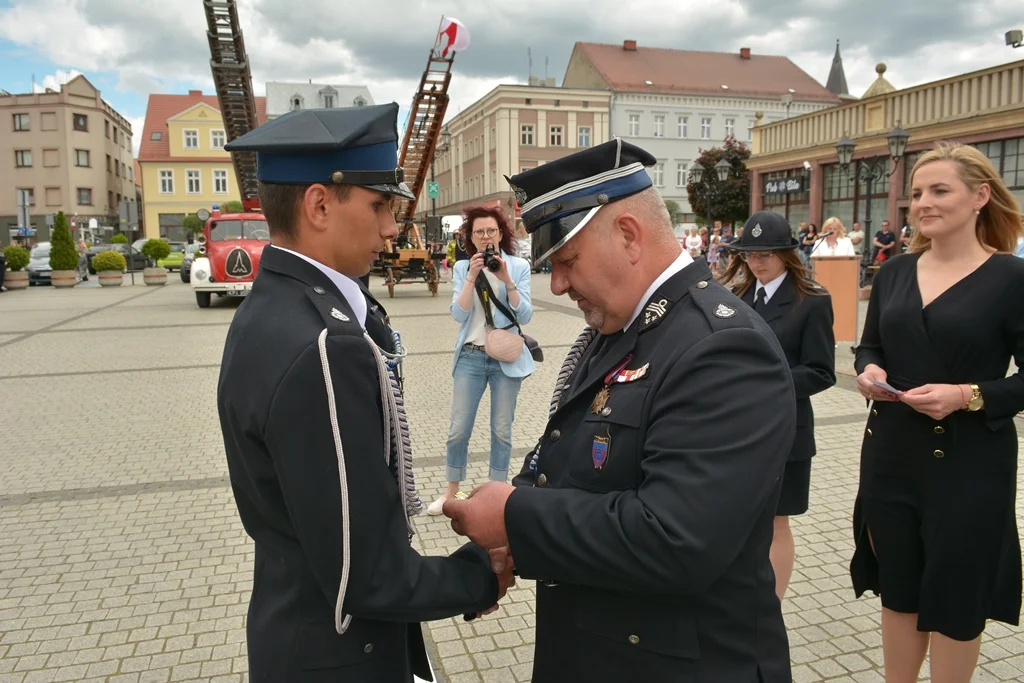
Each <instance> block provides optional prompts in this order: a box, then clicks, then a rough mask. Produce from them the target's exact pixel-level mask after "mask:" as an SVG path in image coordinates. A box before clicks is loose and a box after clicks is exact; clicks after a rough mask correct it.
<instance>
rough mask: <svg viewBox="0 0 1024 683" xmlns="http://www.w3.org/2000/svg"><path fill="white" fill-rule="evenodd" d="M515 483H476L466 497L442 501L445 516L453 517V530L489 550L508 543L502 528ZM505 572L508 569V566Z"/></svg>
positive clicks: (503, 527) (451, 518) (506, 534)
mask: <svg viewBox="0 0 1024 683" xmlns="http://www.w3.org/2000/svg"><path fill="white" fill-rule="evenodd" d="M514 490H515V487H514V486H510V485H508V484H503V483H501V482H497V481H489V482H487V483H486V484H484V485H482V486H477V487H476V488H475V489H473V491H472V492H471V493H470V494H469V497H468V498H466V499H465V500H459V499H457V498H449V499H448V500H446V501H445V502H444V508H443V512H444V516H445V517H447V518H448V519H450V520H452V531H454V532H455V533H457V534H459V535H460V536H468V537H469V540H471V541H473V542H474V543H476V544H477V545H478V546H480V547H482V548H486V549H488V550H490V549H492V548H501V547H503V546H507V545H508V533H507V532H506V531H505V502H506V501H507V500H508V497H509V496H510V495H512V491H514ZM506 569H507V571H511V569H510V568H507V567H506Z"/></svg>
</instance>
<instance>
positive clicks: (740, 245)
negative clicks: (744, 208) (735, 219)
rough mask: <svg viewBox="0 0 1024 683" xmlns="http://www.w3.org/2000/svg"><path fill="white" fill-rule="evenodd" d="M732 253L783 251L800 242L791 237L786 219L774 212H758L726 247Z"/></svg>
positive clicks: (794, 246)
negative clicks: (738, 235) (739, 234)
mask: <svg viewBox="0 0 1024 683" xmlns="http://www.w3.org/2000/svg"><path fill="white" fill-rule="evenodd" d="M726 246H727V247H728V248H729V249H732V250H733V251H785V250H786V249H796V248H797V247H798V246H800V242H799V241H798V240H797V239H796V238H795V237H793V231H792V230H791V229H790V227H789V221H787V220H786V217H785V216H783V215H781V214H777V213H775V212H774V211H758V212H757V213H755V214H754V215H753V216H751V217H750V218H748V219H747V222H746V223H744V224H743V234H742V235H741V236H740V238H739V239H738V240H736V241H735V242H731V243H729V244H728V245H726Z"/></svg>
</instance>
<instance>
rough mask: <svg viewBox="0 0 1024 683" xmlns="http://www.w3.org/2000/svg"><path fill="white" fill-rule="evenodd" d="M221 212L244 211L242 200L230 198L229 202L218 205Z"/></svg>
mask: <svg viewBox="0 0 1024 683" xmlns="http://www.w3.org/2000/svg"><path fill="white" fill-rule="evenodd" d="M220 212H221V213H244V212H245V207H244V206H242V202H239V201H236V200H231V201H230V202H224V203H223V204H221V205H220Z"/></svg>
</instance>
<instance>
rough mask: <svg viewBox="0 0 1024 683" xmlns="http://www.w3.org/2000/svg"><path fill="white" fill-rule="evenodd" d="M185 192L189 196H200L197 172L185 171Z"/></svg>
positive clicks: (200, 189)
mask: <svg viewBox="0 0 1024 683" xmlns="http://www.w3.org/2000/svg"><path fill="white" fill-rule="evenodd" d="M185 191H186V192H188V193H189V194H200V193H202V188H201V187H200V183H199V171H185Z"/></svg>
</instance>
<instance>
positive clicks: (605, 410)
mask: <svg viewBox="0 0 1024 683" xmlns="http://www.w3.org/2000/svg"><path fill="white" fill-rule="evenodd" d="M611 414H612V409H611V408H605V409H604V410H602V411H601V415H602V416H603V417H608V416H609V415H611Z"/></svg>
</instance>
